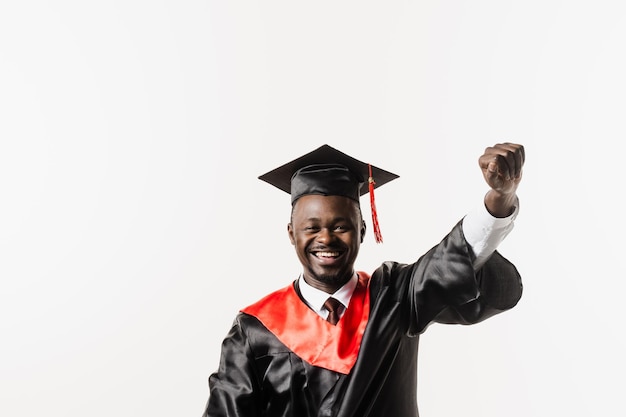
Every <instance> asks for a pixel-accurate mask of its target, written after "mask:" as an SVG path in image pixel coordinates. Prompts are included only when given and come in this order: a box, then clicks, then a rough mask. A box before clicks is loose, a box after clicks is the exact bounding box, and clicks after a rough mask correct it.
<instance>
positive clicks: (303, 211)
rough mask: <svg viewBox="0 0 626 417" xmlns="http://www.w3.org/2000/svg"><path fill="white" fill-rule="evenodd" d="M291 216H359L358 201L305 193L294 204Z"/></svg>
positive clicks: (324, 217)
mask: <svg viewBox="0 0 626 417" xmlns="http://www.w3.org/2000/svg"><path fill="white" fill-rule="evenodd" d="M292 216H293V217H297V218H305V219H306V218H320V219H322V218H323V219H326V218H337V217H341V218H352V217H355V218H357V219H358V218H359V217H360V209H359V203H358V202H356V201H354V200H352V199H350V198H347V197H342V196H337V195H332V196H323V195H305V196H302V197H300V198H299V199H298V200H297V201H296V202H295V204H294V206H293V210H292Z"/></svg>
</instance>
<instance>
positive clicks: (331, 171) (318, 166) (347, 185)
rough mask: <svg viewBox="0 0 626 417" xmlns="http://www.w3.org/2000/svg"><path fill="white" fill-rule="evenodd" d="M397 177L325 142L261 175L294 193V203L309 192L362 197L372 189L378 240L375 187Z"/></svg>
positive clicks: (371, 199) (275, 184)
mask: <svg viewBox="0 0 626 417" xmlns="http://www.w3.org/2000/svg"><path fill="white" fill-rule="evenodd" d="M396 178H398V175H396V174H393V173H391V172H389V171H385V170H384V169H381V168H378V167H375V166H372V165H370V164H368V163H365V162H362V161H359V160H358V159H355V158H353V157H351V156H349V155H347V154H345V153H343V152H340V151H338V150H337V149H335V148H333V147H331V146H328V145H323V146H320V147H319V148H317V149H315V150H314V151H312V152H309V153H307V154H305V155H303V156H301V157H299V158H296V159H294V160H293V161H291V162H288V163H286V164H285V165H282V166H280V167H278V168H276V169H274V170H272V171H270V172H268V173H266V174H263V175H261V176H260V177H259V179H260V180H263V181H265V182H268V183H269V184H272V185H273V186H275V187H277V188H279V189H281V190H283V191H285V192H286V193H288V194H290V195H291V204H294V203H295V202H296V201H297V200H298V198H300V197H302V196H304V195H309V194H318V195H339V196H344V197H348V198H351V199H352V200H355V201H357V202H358V201H359V197H360V196H362V195H364V194H367V193H368V192H369V193H370V203H371V205H372V219H373V221H374V234H375V235H376V240H377V241H381V240H382V238H381V237H380V232H379V230H378V221H377V217H376V207H375V204H374V195H373V194H374V193H373V191H374V188H377V187H380V186H381V185H384V184H386V183H388V182H389V181H392V180H394V179H396Z"/></svg>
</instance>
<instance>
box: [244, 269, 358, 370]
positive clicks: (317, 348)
mask: <svg viewBox="0 0 626 417" xmlns="http://www.w3.org/2000/svg"><path fill="white" fill-rule="evenodd" d="M358 277H359V282H358V284H357V286H356V288H355V289H354V293H353V294H352V298H351V299H350V305H349V306H348V309H347V310H346V312H345V313H344V315H343V316H342V317H341V319H340V320H339V322H338V323H337V325H336V326H333V325H332V324H330V323H329V322H327V321H326V320H324V319H323V318H321V317H320V316H319V315H317V313H315V312H314V311H313V310H311V309H310V308H309V307H308V306H307V305H306V304H305V303H304V302H303V301H302V300H301V299H300V297H299V296H298V294H297V293H296V290H295V288H294V286H293V284H291V285H289V286H287V287H285V288H283V289H281V290H278V291H276V292H274V293H272V294H270V295H268V296H266V297H264V298H263V299H261V300H260V301H258V302H256V303H255V304H252V305H251V306H249V307H246V308H244V309H243V310H241V311H242V312H244V313H246V314H250V315H251V316H254V317H256V318H257V319H259V321H260V322H261V323H263V325H264V326H265V327H266V328H267V329H268V330H269V331H270V332H272V334H274V336H276V337H277V338H278V340H280V341H281V342H282V343H283V344H284V345H285V346H287V347H288V348H289V349H290V350H291V351H292V352H293V353H295V354H296V355H298V356H299V357H300V358H302V359H303V360H305V361H307V362H308V363H310V364H311V365H314V366H319V367H321V368H325V369H329V370H331V371H335V372H339V373H342V374H348V373H350V370H351V369H352V367H353V366H354V364H355V363H356V359H357V357H358V355H359V349H360V348H361V339H362V338H363V332H365V326H366V325H367V320H368V318H369V313H370V292H369V280H370V276H369V275H368V274H365V273H363V272H359V273H358Z"/></svg>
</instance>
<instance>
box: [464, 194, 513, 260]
mask: <svg viewBox="0 0 626 417" xmlns="http://www.w3.org/2000/svg"><path fill="white" fill-rule="evenodd" d="M518 213H519V199H517V200H516V202H515V210H514V211H513V214H511V215H510V216H508V217H503V218H499V217H493V216H492V215H491V214H490V213H489V212H488V211H487V208H486V207H485V204H484V203H483V204H481V205H480V207H477V208H475V209H474V210H473V211H471V212H469V213H468V214H467V215H466V216H465V218H464V219H463V225H462V227H463V234H464V235H465V240H466V241H467V243H468V244H469V245H470V246H471V248H472V250H473V251H474V255H476V259H475V261H474V270H475V271H477V270H479V269H480V268H481V267H482V266H483V265H484V264H485V262H486V261H487V259H489V257H490V256H491V255H492V254H493V252H495V250H496V249H497V248H498V245H500V243H501V242H502V241H503V240H504V238H505V237H506V236H507V235H508V234H509V233H510V232H511V230H513V226H514V224H513V222H514V221H515V218H516V217H517V214H518Z"/></svg>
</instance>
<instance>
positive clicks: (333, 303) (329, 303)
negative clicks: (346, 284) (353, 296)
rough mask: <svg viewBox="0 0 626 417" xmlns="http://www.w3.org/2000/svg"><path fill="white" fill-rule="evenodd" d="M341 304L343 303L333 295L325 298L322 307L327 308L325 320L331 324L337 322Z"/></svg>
mask: <svg viewBox="0 0 626 417" xmlns="http://www.w3.org/2000/svg"><path fill="white" fill-rule="evenodd" d="M342 306H343V305H342V304H341V302H340V301H339V300H336V299H335V298H333V297H330V298H329V299H328V300H326V302H325V303H324V308H325V309H326V310H328V317H327V318H326V321H328V322H329V323H330V324H332V325H335V324H337V322H338V321H339V309H340V308H341V307H342Z"/></svg>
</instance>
